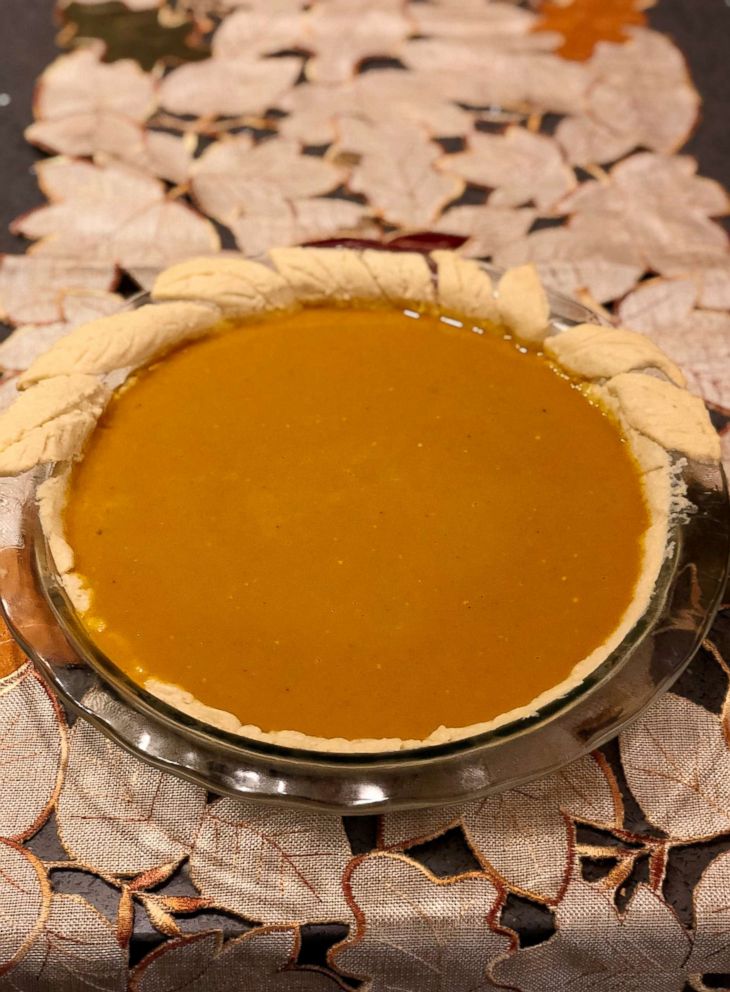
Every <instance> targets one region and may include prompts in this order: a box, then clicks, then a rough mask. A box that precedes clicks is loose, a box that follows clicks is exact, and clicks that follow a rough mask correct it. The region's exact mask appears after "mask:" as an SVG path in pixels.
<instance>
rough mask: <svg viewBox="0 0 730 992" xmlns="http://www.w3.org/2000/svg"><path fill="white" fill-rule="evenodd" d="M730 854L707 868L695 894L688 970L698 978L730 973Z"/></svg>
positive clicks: (720, 857)
mask: <svg viewBox="0 0 730 992" xmlns="http://www.w3.org/2000/svg"><path fill="white" fill-rule="evenodd" d="M728 892H730V854H728V852H725V853H723V854H720V855H719V856H718V857H717V858H715V860H714V861H711V862H710V864H709V865H708V866H707V868H705V870H704V872H703V873H702V878H701V879H700V880H699V882H698V883H697V887H696V888H695V890H694V899H693V901H694V940H693V942H692V953H691V955H690V958H689V962H688V965H687V970H688V971H689V972H690V974H691V975H693V976H694V977H695V978H699V977H700V976H701V975H702V974H703V973H705V972H711V973H715V974H717V973H722V972H727V971H728V970H729V969H730V899H728Z"/></svg>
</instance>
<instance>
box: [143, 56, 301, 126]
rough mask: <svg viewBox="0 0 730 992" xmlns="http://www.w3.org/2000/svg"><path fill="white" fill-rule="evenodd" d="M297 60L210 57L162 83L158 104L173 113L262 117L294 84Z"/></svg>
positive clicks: (177, 70) (299, 60)
mask: <svg viewBox="0 0 730 992" xmlns="http://www.w3.org/2000/svg"><path fill="white" fill-rule="evenodd" d="M301 65H302V60H301V59H300V58H276V59H255V58H251V57H249V56H247V55H245V54H242V55H240V56H239V57H237V58H235V59H234V58H230V59H229V58H226V59H224V58H211V59H206V60H205V61H204V62H193V63H190V64H188V65H181V66H180V67H179V68H178V69H173V71H172V72H171V73H170V74H169V75H168V76H165V78H164V79H163V80H162V82H161V84H160V103H161V104H162V106H163V107H165V108H166V109H167V110H171V111H172V112H173V113H175V114H192V115H193V116H196V117H218V116H220V117H237V116H239V115H241V114H263V113H264V112H265V111H266V110H267V109H268V108H269V107H273V106H275V105H276V104H277V102H278V101H279V99H280V98H281V97H282V96H283V95H284V93H286V92H287V90H289V89H290V88H291V87H292V86H293V85H294V83H295V82H296V79H297V76H298V75H299V72H300V69H301Z"/></svg>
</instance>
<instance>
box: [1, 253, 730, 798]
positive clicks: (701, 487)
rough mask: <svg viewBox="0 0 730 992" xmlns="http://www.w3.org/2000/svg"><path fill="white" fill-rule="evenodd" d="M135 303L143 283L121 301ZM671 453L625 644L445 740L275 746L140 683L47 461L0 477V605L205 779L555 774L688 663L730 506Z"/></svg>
mask: <svg viewBox="0 0 730 992" xmlns="http://www.w3.org/2000/svg"><path fill="white" fill-rule="evenodd" d="M485 269H486V270H487V271H489V272H490V274H495V273H493V272H492V270H490V269H489V267H488V266H485ZM147 302H149V298H148V297H147V295H146V294H141V295H140V296H139V297H137V298H136V299H135V300H134V301H131V302H130V303H129V304H128V305H129V306H132V307H133V306H139V305H141V304H143V303H147ZM550 303H551V310H552V316H551V323H552V327H553V329H554V330H555V331H557V332H560V330H564V329H565V328H567V327H570V326H572V325H575V324H578V323H583V322H593V323H595V322H596V319H597V318H596V316H595V314H593V313H591V312H590V311H588V310H587V309H585V308H584V307H582V306H579V305H578V304H576V303H574V302H572V301H570V300H568V299H566V298H564V297H561V296H559V295H557V294H550ZM674 462H675V464H674V470H675V471H676V473H679V474H681V476H682V479H683V481H684V484H685V486H686V492H687V498H688V500H689V501H690V503H691V504H692V505H693V507H694V509H693V510H692V512H690V513H687V514H684V515H682V516H678V517H677V519H676V520H673V521H672V522H671V524H670V529H669V533H668V537H667V548H666V552H667V553H666V556H665V558H664V560H663V563H662V566H661V570H660V573H659V576H658V578H657V581H656V584H655V587H654V590H653V593H652V595H651V598H650V601H649V603H648V606H647V608H646V609H645V611H644V613H643V615H642V616H641V618H640V619H639V621H638V622H637V623H636V624H635V625H634V626H633V628H632V629H631V630H630V631H629V633H628V634H627V636H626V637H625V638H624V639H623V641H622V642H621V644H620V645H619V646H618V647H617V648H616V649H615V650H614V651H613V652H612V653H611V654H610V655H609V656H608V657H607V658H606V659H605V660H604V661H603V662H601V663H600V664H599V665H598V666H597V667H596V668H595V669H594V670H593V671H591V672H590V673H589V674H588V675H587V676H586V677H584V678H583V679H582V681H581V682H580V683H579V684H578V685H577V686H576V687H575V688H573V689H571V690H570V691H568V692H566V693H565V694H564V695H562V696H560V697H559V698H555V699H553V700H552V701H551V702H549V703H547V704H546V705H544V706H542V707H539V708H537V709H536V710H535V711H534V712H532V713H531V715H529V716H525V717H521V718H519V719H514V720H512V721H511V722H508V723H504V724H502V725H501V726H499V727H497V728H496V729H493V730H489V731H487V732H485V733H480V734H474V735H472V736H470V737H465V738H463V739H460V740H456V741H452V742H450V743H444V744H433V745H429V746H423V747H417V748H411V749H408V750H399V751H381V752H377V753H356V752H347V753H339V752H327V751H311V750H305V749H302V748H295V747H284V746H281V745H279V744H273V743H268V742H264V741H257V740H252V739H250V738H248V737H244V736H242V735H238V734H232V733H229V732H227V731H224V730H221V729H218V728H215V727H213V726H211V725H209V724H206V723H203V722H201V721H199V720H197V719H195V718H193V717H191V716H189V715H186V714H184V713H182V712H181V711H180V710H178V709H175V708H173V707H172V706H170V705H169V704H168V703H166V702H164V701H162V700H161V699H158V698H157V697H156V696H154V695H152V694H150V693H149V692H147V691H146V690H145V689H144V688H142V687H141V686H140V685H138V684H137V683H135V682H133V681H132V680H131V679H130V678H129V677H128V676H126V675H125V674H124V673H123V672H122V671H121V670H120V669H119V668H118V667H117V666H116V665H115V664H114V663H113V661H112V660H110V659H109V658H107V657H106V656H105V655H104V654H103V653H102V652H101V650H100V649H99V648H98V647H97V646H96V645H95V644H94V643H93V642H92V641H91V640H90V638H89V636H88V634H87V632H86V629H85V627H84V625H83V623H82V622H81V620H80V619H79V617H78V616H77V615H76V613H75V612H74V609H73V606H72V605H71V603H70V601H69V599H68V597H67V594H66V591H65V588H64V585H63V583H62V581H61V579H60V578H59V576H58V574H57V573H56V570H55V566H54V563H53V558H52V556H51V554H50V552H49V548H48V545H47V541H46V538H45V535H44V532H43V529H42V527H41V525H40V520H39V514H38V509H37V504H36V499H35V492H36V487H37V485H38V484H39V483H40V482H41V481H43V479H44V478H45V477H46V476H47V475H48V474H49V471H50V470H43V471H40V470H39V471H36V472H34V473H29V474H26V475H25V476H21V477H19V478H17V479H9V478H8V479H2V480H0V568H1V569H2V575H3V581H2V589H1V593H0V596H1V599H2V609H3V612H4V614H5V618H6V620H7V623H8V626H9V628H10V630H11V632H12V633H13V635H14V637H15V638H16V640H17V641H18V643H19V644H20V646H21V647H22V648H23V650H24V651H25V652H26V653H27V654H28V655H29V657H30V658H31V659H32V660H33V661H34V663H35V664H36V666H37V667H38V669H39V670H40V671H41V672H42V674H43V675H44V676H45V677H46V678H47V680H48V681H49V683H50V684H51V686H52V687H53V688H54V689H55V690H56V692H57V693H58V694H59V696H60V697H61V698H62V699H63V700H64V701H65V702H66V703H67V704H69V705H70V706H71V707H72V708H73V709H75V710H76V711H77V712H78V713H79V714H80V715H81V716H83V717H84V718H86V719H87V720H89V721H90V722H91V723H92V724H94V725H95V726H96V727H97V728H98V729H99V730H100V731H101V732H102V733H104V734H106V735H107V736H108V737H110V738H111V739H113V740H114V741H116V742H117V743H118V744H120V745H121V746H123V747H125V748H127V749H128V750H129V751H131V752H132V753H134V754H136V755H138V756H140V757H141V758H143V759H144V760H147V761H149V762H151V763H152V764H154V765H156V766H157V767H159V768H161V769H163V770H165V771H169V772H171V773H173V774H176V775H180V776H182V777H185V778H189V779H191V780H193V781H195V782H197V783H199V784H202V785H204V786H205V787H206V788H208V789H210V790H212V791H214V792H217V793H223V794H227V795H230V796H233V797H239V798H260V799H262V800H266V801H269V802H280V803H286V804H291V805H302V806H308V807H311V808H319V809H322V810H329V811H333V812H340V813H357V812H361V813H371V812H378V811H383V810H387V809H398V808H406V807H413V806H426V805H436V804H440V803H451V802H456V801H463V800H467V799H472V798H476V797H478V796H483V795H486V794H488V793H490V792H497V791H500V790H503V789H506V788H511V787H514V786H516V785H518V784H519V783H520V782H523V781H526V780H528V779H530V778H534V777H537V776H540V775H544V774H547V773H549V772H552V771H554V770H556V769H557V768H559V767H560V766H562V765H564V764H566V763H568V762H570V761H572V760H574V759H576V758H578V757H579V756H581V755H582V754H584V753H586V752H587V751H590V750H592V749H594V748H595V747H597V746H599V745H600V744H602V743H603V742H605V741H606V740H608V739H609V738H610V737H612V736H614V735H615V734H617V733H618V732H619V731H620V730H621V729H622V728H623V727H624V726H625V725H626V724H627V723H629V722H630V721H631V720H633V719H634V718H635V717H636V716H637V715H638V714H639V713H640V712H641V711H642V710H643V709H644V708H645V707H646V706H647V705H648V704H649V703H650V702H651V700H652V699H653V698H654V697H655V696H656V695H657V694H658V693H659V692H661V691H662V690H664V689H666V688H668V686H669V685H671V683H672V682H673V681H674V679H676V678H677V677H678V675H679V674H680V673H681V672H682V670H683V669H684V668H685V667H686V665H687V664H688V662H689V660H690V658H691V657H692V655H693V653H694V651H695V650H696V648H697V647H698V645H699V644H700V642H701V640H702V639H703V637H704V635H705V633H706V631H707V630H708V628H709V626H710V624H711V622H712V618H713V616H714V612H715V609H716V608H717V606H718V604H719V601H720V597H721V595H722V591H723V588H724V583H725V579H726V575H727V564H728V551H729V548H730V512H729V506H728V494H727V486H726V482H725V478H724V475H723V472H722V468H721V467H720V466H719V465H714V464H706V463H699V462H693V461H692V460H690V459H687V458H678V457H677V458H675V459H674Z"/></svg>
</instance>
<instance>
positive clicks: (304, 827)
mask: <svg viewBox="0 0 730 992" xmlns="http://www.w3.org/2000/svg"><path fill="white" fill-rule="evenodd" d="M350 857H351V852H350V846H349V844H348V842H347V836H346V834H345V831H344V828H343V826H342V820H341V819H340V818H339V817H336V816H331V815H329V814H325V813H309V812H303V811H302V810H289V809H283V808H281V807H279V806H267V805H265V804H263V803H252V802H236V801H234V800H232V799H220V800H218V801H216V802H214V803H213V804H212V805H211V806H209V807H208V809H207V810H206V813H205V818H204V819H203V822H202V824H201V826H200V830H199V831H198V834H197V836H196V838H195V844H194V846H193V850H192V853H191V855H190V873H191V877H192V879H193V881H194V882H195V885H196V886H197V887H198V889H199V890H200V891H201V893H202V894H203V895H204V896H206V897H207V898H209V899H212V900H213V902H214V903H215V905H217V906H219V907H222V908H224V909H228V910H231V911H232V912H234V913H240V914H241V915H242V916H245V917H247V918H248V919H250V920H259V921H261V922H264V923H271V922H276V921H277V920H290V921H296V922H301V923H303V922H314V921H334V920H340V921H347V920H349V918H350V910H349V908H348V906H347V903H346V901H345V896H344V893H343V891H342V885H341V878H342V872H343V871H344V870H345V866H346V865H347V863H348V861H349V860H350Z"/></svg>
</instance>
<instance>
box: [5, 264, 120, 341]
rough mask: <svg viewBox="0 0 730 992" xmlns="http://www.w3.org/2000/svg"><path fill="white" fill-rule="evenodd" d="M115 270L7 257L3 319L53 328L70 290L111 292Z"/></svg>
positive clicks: (106, 265)
mask: <svg viewBox="0 0 730 992" xmlns="http://www.w3.org/2000/svg"><path fill="white" fill-rule="evenodd" d="M115 282H116V272H115V270H114V266H113V265H112V264H109V263H101V264H97V263H96V262H95V261H94V260H91V259H90V260H85V261H83V262H81V263H79V262H77V261H73V260H71V259H61V258H37V257H35V256H30V255H4V256H3V257H2V259H1V260H0V317H2V318H3V319H5V320H7V321H9V322H10V323H11V324H32V323H38V324H50V323H52V322H53V321H58V320H60V319H61V317H62V314H61V299H62V297H63V295H64V293H65V292H67V291H68V290H84V289H96V290H108V289H111V288H112V287H113V286H114V285H115Z"/></svg>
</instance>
